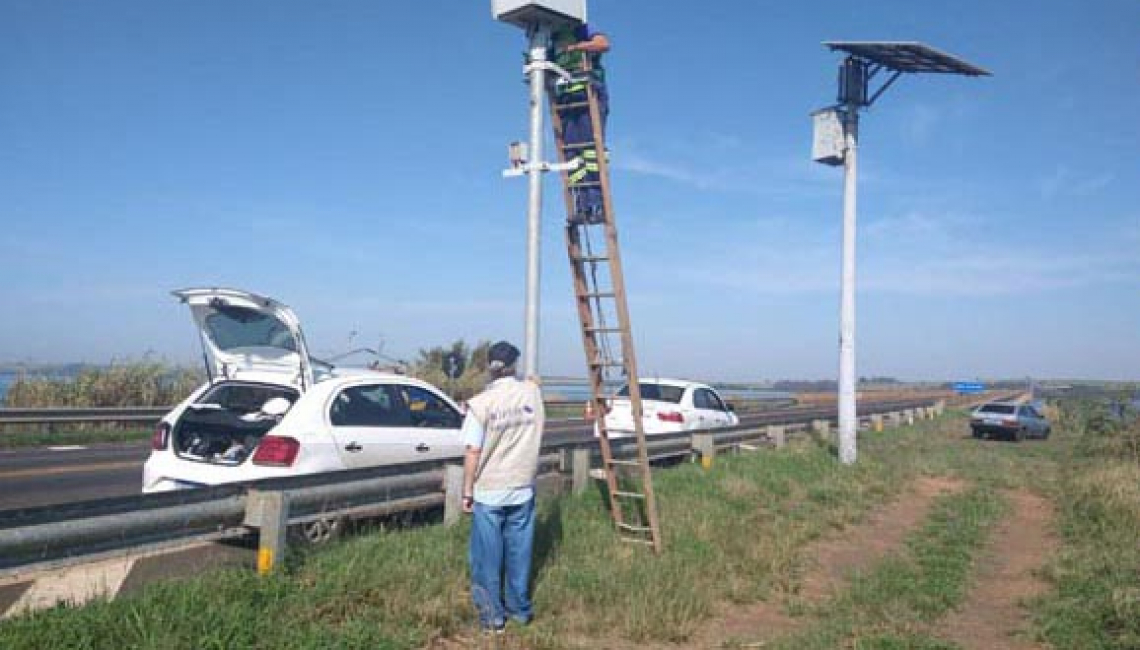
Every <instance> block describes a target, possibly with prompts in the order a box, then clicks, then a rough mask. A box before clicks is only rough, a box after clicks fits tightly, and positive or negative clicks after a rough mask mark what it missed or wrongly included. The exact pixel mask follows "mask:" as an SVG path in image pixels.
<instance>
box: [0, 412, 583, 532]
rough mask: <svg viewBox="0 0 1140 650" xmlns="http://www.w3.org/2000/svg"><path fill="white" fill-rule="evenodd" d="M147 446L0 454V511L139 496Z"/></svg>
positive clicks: (565, 432) (558, 432)
mask: <svg viewBox="0 0 1140 650" xmlns="http://www.w3.org/2000/svg"><path fill="white" fill-rule="evenodd" d="M589 432H590V428H589V427H588V426H587V425H585V424H584V423H583V422H582V421H581V420H571V421H565V422H562V421H560V422H551V423H549V424H547V429H546V436H547V439H548V440H552V441H562V440H566V439H568V438H574V437H579V438H580V437H582V436H585V435H589ZM149 454H150V445H149V443H138V442H134V443H122V444H99V445H87V446H62V447H49V448H35V449H15V450H8V451H0V510H12V509H16V508H30V507H34V506H44V505H53V504H58V503H75V502H77V501H86V500H89V499H102V498H105V497H120V496H130V495H134V494H138V493H139V489H140V487H139V486H140V485H141V484H142V465H143V462H144V461H145V460H146V458H147V456H148V455H149Z"/></svg>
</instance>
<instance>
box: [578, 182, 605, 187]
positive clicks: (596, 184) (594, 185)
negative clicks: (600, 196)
mask: <svg viewBox="0 0 1140 650" xmlns="http://www.w3.org/2000/svg"><path fill="white" fill-rule="evenodd" d="M601 186H602V182H601V181H589V182H586V183H570V187H574V188H577V187H601Z"/></svg>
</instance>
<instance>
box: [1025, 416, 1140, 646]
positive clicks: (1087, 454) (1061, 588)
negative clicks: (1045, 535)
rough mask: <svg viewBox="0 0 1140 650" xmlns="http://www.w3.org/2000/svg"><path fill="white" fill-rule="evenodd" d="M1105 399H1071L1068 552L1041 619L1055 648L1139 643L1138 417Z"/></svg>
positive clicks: (1054, 567)
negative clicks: (1072, 442) (1073, 442)
mask: <svg viewBox="0 0 1140 650" xmlns="http://www.w3.org/2000/svg"><path fill="white" fill-rule="evenodd" d="M1118 404H1120V403H1119V402H1118V403H1116V404H1113V403H1109V402H1106V401H1103V400H1081V401H1076V402H1070V403H1068V404H1067V405H1066V408H1064V409H1063V411H1062V415H1061V422H1060V427H1059V428H1062V429H1064V430H1066V431H1069V432H1072V434H1073V436H1074V437H1075V439H1076V444H1075V445H1073V449H1072V457H1071V459H1070V460H1069V462H1068V463H1067V465H1066V467H1065V469H1064V471H1063V472H1062V473H1061V476H1060V481H1059V484H1058V490H1057V492H1058V496H1059V499H1058V501H1059V503H1060V506H1061V507H1060V531H1061V534H1062V535H1063V537H1064V541H1065V550H1064V552H1063V553H1061V554H1060V555H1059V556H1058V557H1057V558H1056V560H1055V561H1054V562H1052V563H1051V564H1050V566H1049V567H1048V571H1047V576H1048V578H1049V580H1050V581H1051V582H1052V583H1053V584H1054V585H1055V586H1056V591H1055V593H1053V594H1051V595H1050V596H1049V597H1047V598H1045V599H1043V600H1042V602H1041V603H1040V609H1039V624H1040V626H1041V627H1042V629H1044V630H1045V636H1046V638H1048V639H1049V641H1051V642H1052V643H1053V644H1054V645H1055V646H1056V647H1058V648H1087V649H1089V650H1100V649H1105V650H1108V649H1112V650H1124V649H1126V648H1140V543H1138V541H1137V540H1140V419H1137V413H1136V412H1135V411H1130V410H1129V409H1127V408H1122V407H1119V406H1118Z"/></svg>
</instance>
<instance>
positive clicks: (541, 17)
mask: <svg viewBox="0 0 1140 650" xmlns="http://www.w3.org/2000/svg"><path fill="white" fill-rule="evenodd" d="M491 11H492V12H493V13H494V14H495V18H496V19H497V20H501V21H503V22H505V23H510V24H512V25H517V26H519V27H522V28H524V29H525V28H527V27H530V26H531V25H548V26H550V27H561V26H563V25H580V24H582V23H584V22H586V0H491Z"/></svg>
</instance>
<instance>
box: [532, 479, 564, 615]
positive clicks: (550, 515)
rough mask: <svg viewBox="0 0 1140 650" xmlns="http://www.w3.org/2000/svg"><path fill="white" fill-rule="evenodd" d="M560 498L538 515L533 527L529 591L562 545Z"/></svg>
mask: <svg viewBox="0 0 1140 650" xmlns="http://www.w3.org/2000/svg"><path fill="white" fill-rule="evenodd" d="M562 534H563V529H562V500H561V499H555V500H554V501H553V502H552V503H551V504H550V507H549V508H547V510H546V513H545V514H544V515H539V518H538V521H537V522H536V524H535V528H534V556H533V558H532V562H531V569H530V592H531V593H534V587H535V583H536V582H537V579H538V575H539V574H541V573H542V569H543V568H544V567H545V566H546V565H547V564H548V563H549V562H550V560H551V559H552V558H553V557H554V555H555V554H556V552H557V551H558V547H559V546H561V545H562Z"/></svg>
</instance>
